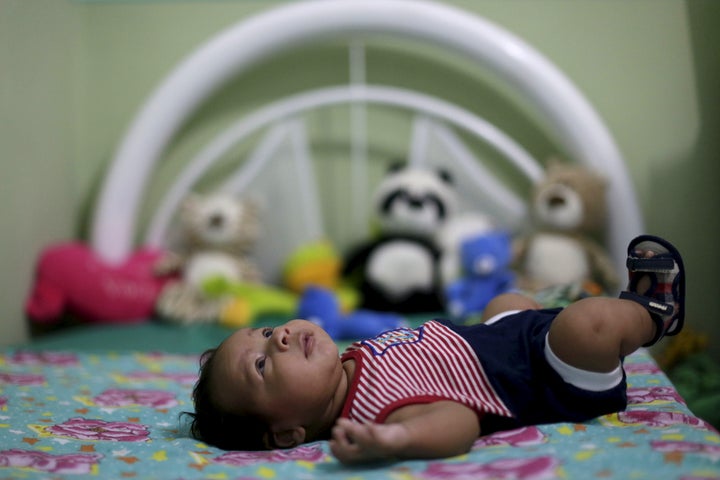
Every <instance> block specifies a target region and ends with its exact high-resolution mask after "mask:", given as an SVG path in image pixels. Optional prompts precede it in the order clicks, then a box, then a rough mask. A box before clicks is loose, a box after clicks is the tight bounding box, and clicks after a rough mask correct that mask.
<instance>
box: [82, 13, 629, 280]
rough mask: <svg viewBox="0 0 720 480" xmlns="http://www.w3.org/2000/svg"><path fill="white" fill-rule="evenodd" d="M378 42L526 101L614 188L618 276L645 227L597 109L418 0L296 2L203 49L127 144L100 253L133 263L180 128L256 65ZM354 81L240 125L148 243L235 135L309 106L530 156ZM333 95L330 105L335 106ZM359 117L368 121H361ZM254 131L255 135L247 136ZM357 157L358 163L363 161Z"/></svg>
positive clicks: (480, 32)
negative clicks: (401, 41)
mask: <svg viewBox="0 0 720 480" xmlns="http://www.w3.org/2000/svg"><path fill="white" fill-rule="evenodd" d="M267 32H273V34H272V35H268V34H267ZM373 34H385V35H391V36H398V37H403V38H409V39H411V40H416V41H418V42H430V43H431V44H433V45H436V46H439V47H442V48H447V49H449V50H451V51H454V52H456V53H458V54H461V55H464V56H465V57H467V59H468V60H469V61H472V62H477V63H478V64H481V65H483V66H485V67H487V68H489V69H491V70H492V71H493V72H495V74H497V75H498V76H499V77H500V78H502V79H503V80H504V81H505V82H506V83H507V84H508V85H510V86H511V87H513V88H514V89H515V90H517V91H518V92H519V93H520V94H521V95H523V96H524V98H526V99H527V100H528V101H529V103H530V104H531V105H532V106H533V107H534V108H535V109H536V110H537V112H538V113H539V114H540V117H541V118H542V119H543V120H544V121H545V122H546V123H547V126H548V128H549V130H550V131H551V132H552V134H553V135H554V139H555V140H556V141H557V142H558V143H559V145H561V146H562V147H563V148H564V149H565V151H566V152H567V153H568V154H569V155H571V157H573V158H574V159H575V160H577V161H579V162H581V163H583V164H585V165H588V166H590V167H592V168H594V169H596V170H598V171H600V172H603V174H604V175H605V176H606V177H607V179H608V182H609V195H608V201H609V212H610V218H609V222H610V224H609V230H608V235H609V238H608V248H609V250H610V253H611V254H612V256H613V258H614V259H616V261H617V263H618V269H621V268H623V262H624V256H625V252H624V248H625V245H626V243H627V241H628V240H629V238H630V237H631V236H633V235H635V234H636V233H639V232H641V231H642V229H643V225H642V217H641V214H640V210H639V206H638V203H637V201H636V198H635V193H634V189H633V186H632V184H631V182H630V179H629V176H628V174H627V170H626V167H625V164H624V162H623V159H622V157H621V155H620V152H619V150H618V148H617V146H616V145H615V143H614V141H613V139H612V137H611V135H610V133H609V132H608V130H607V128H606V127H605V125H604V124H603V122H602V120H601V119H600V118H599V116H598V114H597V113H596V112H595V110H594V109H593V107H592V106H591V105H590V103H589V102H588V101H587V100H586V99H585V97H584V96H583V95H582V94H581V93H580V92H579V91H578V89H577V88H576V87H575V86H574V85H573V84H572V82H571V81H570V80H569V79H568V78H567V77H566V76H565V75H564V74H563V73H562V72H561V71H560V70H559V69H558V68H557V67H555V66H554V65H553V64H552V63H551V62H550V61H548V60H547V59H546V58H545V57H544V56H543V55H542V54H540V53H539V52H538V51H536V50H535V49H534V48H533V47H531V46H530V45H528V44H527V43H526V42H524V41H523V40H521V39H520V38H518V37H517V36H515V35H513V34H512V33H510V32H508V31H507V30H505V29H503V28H501V27H499V26H497V25H495V24H493V23H491V22H489V21H487V20H485V19H482V18H480V17H478V16H476V15H473V14H469V13H467V12H464V11H462V10H459V9H457V8H454V7H450V6H447V5H443V4H440V3H433V2H428V1H419V0H336V1H328V0H311V1H302V2H294V3H290V4H288V5H286V6H282V7H279V8H275V9H273V10H270V11H267V12H265V13H262V14H259V15H257V16H254V17H252V18H249V19H247V20H244V21H241V22H239V23H237V24H235V25H233V26H231V27H230V28H228V29H226V30H225V31H223V32H221V33H219V34H218V35H216V36H215V37H213V38H211V39H210V40H209V41H207V42H206V43H205V44H204V45H202V46H200V48H198V49H197V50H196V51H195V52H193V53H192V54H190V55H189V56H188V57H187V58H186V59H185V60H184V61H182V62H181V63H180V64H179V65H178V66H177V67H176V68H175V69H174V70H173V71H172V72H171V73H170V74H169V75H168V76H167V77H166V78H165V79H164V80H163V81H162V82H161V83H160V85H159V86H158V87H157V88H156V90H155V91H154V92H153V93H152V95H151V96H150V97H149V99H148V100H147V102H146V103H145V105H144V106H143V108H142V109H141V111H140V112H139V113H138V115H137V117H136V118H135V119H134V121H133V122H132V124H131V125H130V127H129V130H128V131H127V133H126V135H125V137H124V139H123V140H122V142H121V143H120V145H119V148H118V150H117V153H116V155H115V158H114V160H113V162H112V165H111V167H110V170H109V172H108V175H107V176H106V179H105V183H104V185H103V187H102V190H101V194H100V198H99V201H98V205H97V208H96V210H95V215H94V220H93V224H92V232H91V244H92V246H93V247H94V249H95V250H96V251H97V252H98V253H99V254H100V255H101V256H102V257H103V258H104V259H105V260H107V261H110V262H119V261H122V260H123V259H125V258H126V257H127V256H128V255H129V254H130V253H131V251H132V250H133V248H134V245H133V242H134V238H135V236H136V229H137V226H136V223H137V219H138V216H139V210H140V205H141V202H142V199H143V196H144V193H145V189H146V186H147V183H148V180H149V178H150V176H151V173H152V171H153V170H154V168H155V167H156V165H157V163H158V162H159V161H161V159H162V158H163V152H164V150H165V149H166V148H167V147H168V145H169V144H170V142H171V141H172V139H173V137H174V136H175V135H176V134H177V132H178V130H179V129H180V127H181V126H182V125H183V124H185V122H186V121H187V120H188V119H189V117H190V116H191V115H192V114H193V113H194V112H195V110H196V109H197V108H198V107H199V106H200V105H201V104H202V103H203V102H204V101H205V100H206V99H208V98H209V97H210V96H211V95H212V94H213V93H214V92H215V91H216V90H217V89H218V88H220V87H221V86H223V85H224V84H225V83H226V82H228V81H229V80H230V79H231V78H233V77H235V76H238V75H241V74H242V73H243V72H245V71H246V70H248V69H249V68H250V67H251V66H253V65H255V64H256V63H257V62H259V61H260V60H262V59H264V58H266V57H269V56H273V55H276V54H278V53H280V52H282V51H284V50H287V49H289V48H291V47H295V46H297V45H298V44H311V43H313V42H318V41H321V40H326V39H336V38H353V39H357V38H362V37H363V36H365V35H373ZM350 48H351V55H355V56H356V55H357V54H356V53H355V52H356V50H353V48H355V47H354V45H353V44H352V43H351V46H350ZM351 77H353V75H351ZM355 77H356V78H351V80H353V81H354V83H353V82H351V85H350V86H348V87H338V89H335V90H332V89H331V90H330V91H325V92H315V93H312V92H311V93H306V94H303V95H305V96H304V97H302V96H300V97H297V98H294V99H286V100H284V101H282V102H279V103H278V104H276V105H274V106H271V107H268V108H267V109H265V110H263V111H261V112H257V113H256V114H255V117H254V118H255V120H248V119H245V120H244V122H245V123H240V124H236V125H235V127H234V129H233V127H231V128H230V129H228V130H227V131H226V132H225V133H224V134H222V135H220V136H219V137H218V138H217V139H216V140H215V142H214V143H213V144H212V145H210V146H209V147H208V149H206V150H204V152H201V153H200V154H199V155H198V157H196V159H195V163H194V164H191V165H190V166H189V167H188V169H186V171H185V172H184V173H183V175H184V179H180V180H179V181H178V182H176V183H175V192H174V193H171V194H169V195H168V196H166V198H165V201H164V203H163V205H161V211H163V212H164V213H160V214H159V216H156V218H155V220H154V221H153V222H152V223H151V227H150V231H149V234H148V236H147V237H146V242H147V243H149V244H151V245H152V244H155V245H159V244H161V242H162V236H163V234H164V231H165V229H166V226H167V225H166V223H167V221H168V218H169V215H170V214H171V213H172V211H173V209H174V207H175V206H176V204H177V201H178V198H179V196H180V195H181V194H182V193H184V191H185V190H187V189H189V188H191V186H192V183H193V181H194V180H195V179H196V177H197V176H198V175H199V172H200V171H201V170H202V169H203V168H204V166H205V165H206V164H208V163H212V162H213V161H214V159H215V158H216V156H217V154H219V152H220V151H221V150H222V149H223V148H227V146H228V145H229V144H230V143H232V142H233V141H236V140H237V139H238V138H240V137H242V135H244V133H243V132H239V130H243V129H246V130H250V129H252V128H256V127H257V126H259V125H260V124H263V123H272V122H276V121H278V120H280V119H282V117H283V116H284V115H287V114H290V113H292V111H293V108H298V105H301V104H303V102H305V103H307V102H308V101H309V100H308V99H309V98H310V97H312V96H313V95H315V99H314V100H312V101H313V102H319V103H322V102H330V101H349V102H351V101H355V100H362V101H366V102H390V103H392V102H395V103H398V102H399V103H405V104H406V105H405V106H406V107H408V108H414V109H416V110H420V111H421V113H423V114H427V115H428V116H430V117H434V118H445V119H447V120H449V121H452V122H455V123H458V122H460V124H461V126H463V127H464V128H470V129H471V130H472V129H475V130H478V132H479V131H480V130H482V132H484V135H485V136H487V135H490V136H494V140H491V141H492V142H494V145H495V146H496V148H499V149H505V150H511V151H512V152H511V153H510V157H511V158H515V159H518V158H522V157H523V156H524V155H525V153H526V152H524V151H523V150H522V148H521V147H519V146H518V145H516V144H515V143H513V141H512V140H511V139H510V138H509V137H507V136H504V135H503V134H502V132H498V131H494V130H493V129H492V126H488V125H486V124H484V123H483V121H482V119H480V118H478V117H477V116H473V115H472V114H470V113H469V112H465V111H464V110H462V109H460V108H459V107H456V106H453V105H449V104H446V103H443V102H442V101H438V99H433V98H431V97H427V96H422V95H421V94H418V93H415V92H407V91H401V90H399V89H396V90H391V89H389V88H388V87H384V86H372V85H364V84H363V83H362V82H363V80H364V78H362V77H363V75H362V74H360V75H355ZM333 96H334V98H335V100H331V98H333ZM559 99H562V101H559ZM311 103H312V102H311ZM293 105H294V106H293ZM304 108H307V105H305V107H304ZM359 113H360V115H359V118H362V115H361V113H362V112H361V111H360V112H359ZM263 115H264V116H265V117H263ZM253 121H254V122H256V123H257V125H256V126H253V125H250V123H252V122H253ZM478 125H482V126H481V127H478ZM478 132H475V133H478ZM482 132H480V133H481V134H482ZM223 142H224V143H223ZM213 149H214V151H215V153H213ZM208 152H209V153H208ZM506 153H507V152H506ZM357 157H358V158H360V159H362V153H361V152H360V153H358V155H357ZM203 158H204V159H203ZM519 161H520V162H521V163H524V164H525V167H522V168H525V170H526V173H527V174H528V175H530V176H531V177H532V176H533V175H537V172H538V170H537V169H538V168H539V167H538V166H537V164H536V163H534V162H533V161H532V159H528V161H527V162H525V161H524V160H519ZM533 172H534V173H533Z"/></svg>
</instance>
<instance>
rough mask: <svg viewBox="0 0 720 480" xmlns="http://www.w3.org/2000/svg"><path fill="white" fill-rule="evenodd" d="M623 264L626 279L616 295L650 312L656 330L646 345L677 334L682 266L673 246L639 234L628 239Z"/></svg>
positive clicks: (680, 318) (681, 307)
mask: <svg viewBox="0 0 720 480" xmlns="http://www.w3.org/2000/svg"><path fill="white" fill-rule="evenodd" d="M627 267H628V276H629V282H628V286H627V290H626V291H624V292H622V293H621V294H620V298H624V299H628V300H633V301H636V302H638V303H640V304H641V305H643V306H644V307H645V308H646V309H647V310H648V312H650V316H651V317H652V319H653V320H654V321H655V325H656V327H657V329H656V330H657V331H656V334H655V338H654V339H653V340H652V341H651V342H650V343H648V345H652V344H654V343H655V342H657V341H658V340H659V339H660V338H661V337H662V336H664V335H676V334H677V333H679V332H680V330H681V329H682V326H683V322H684V317H685V312H684V304H685V269H684V267H683V262H682V257H681V256H680V253H679V252H678V251H677V249H676V248H675V247H674V246H673V245H672V244H671V243H670V242H668V241H667V240H664V239H662V238H658V237H653V236H650V235H641V236H639V237H637V238H635V239H634V240H633V241H632V242H630V246H629V247H628V258H627Z"/></svg>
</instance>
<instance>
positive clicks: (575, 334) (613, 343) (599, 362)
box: [548, 297, 656, 372]
mask: <svg viewBox="0 0 720 480" xmlns="http://www.w3.org/2000/svg"><path fill="white" fill-rule="evenodd" d="M655 328H656V327H655V322H653V320H652V318H651V317H650V314H649V313H648V311H647V310H645V308H643V307H642V305H640V304H638V303H637V302H633V301H631V300H620V299H616V298H601V297H593V298H585V299H582V300H579V301H577V302H575V303H573V304H571V305H569V306H568V307H566V308H565V309H564V310H563V311H562V312H560V313H559V314H558V316H557V317H556V318H555V320H554V321H553V323H552V325H551V326H550V332H549V334H548V345H549V346H550V349H551V350H552V352H553V353H554V354H555V355H556V356H557V357H558V358H559V359H560V360H562V361H563V362H565V363H567V364H568V365H571V366H573V367H576V368H579V369H582V370H588V371H592V372H611V371H613V370H615V369H616V368H617V367H618V365H619V364H620V359H621V358H622V357H624V356H626V355H629V354H631V353H632V352H634V351H635V350H637V349H638V348H640V347H641V346H642V345H644V344H646V343H647V342H649V341H650V340H652V339H653V338H654V336H655Z"/></svg>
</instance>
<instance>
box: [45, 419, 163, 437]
mask: <svg viewBox="0 0 720 480" xmlns="http://www.w3.org/2000/svg"><path fill="white" fill-rule="evenodd" d="M47 431H48V432H50V433H51V434H53V435H56V436H58V437H70V438H76V439H79V440H108V441H112V442H144V441H146V440H148V436H149V435H150V433H149V432H148V429H147V427H146V426H145V425H139V424H135V423H128V422H106V421H104V420H94V419H86V418H71V419H70V420H68V421H67V422H63V423H60V424H58V425H53V426H51V427H48V429H47Z"/></svg>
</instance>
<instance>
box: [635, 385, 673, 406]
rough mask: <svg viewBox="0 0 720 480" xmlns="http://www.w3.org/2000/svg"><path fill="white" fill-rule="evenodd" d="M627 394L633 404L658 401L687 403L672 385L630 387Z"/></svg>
mask: <svg viewBox="0 0 720 480" xmlns="http://www.w3.org/2000/svg"><path fill="white" fill-rule="evenodd" d="M627 396H628V403H629V404H632V405H636V404H639V403H652V402H656V401H659V402H677V403H681V404H683V405H684V404H685V400H683V398H682V397H681V396H680V394H679V393H678V392H677V390H675V389H674V388H672V387H647V388H628V391H627Z"/></svg>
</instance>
